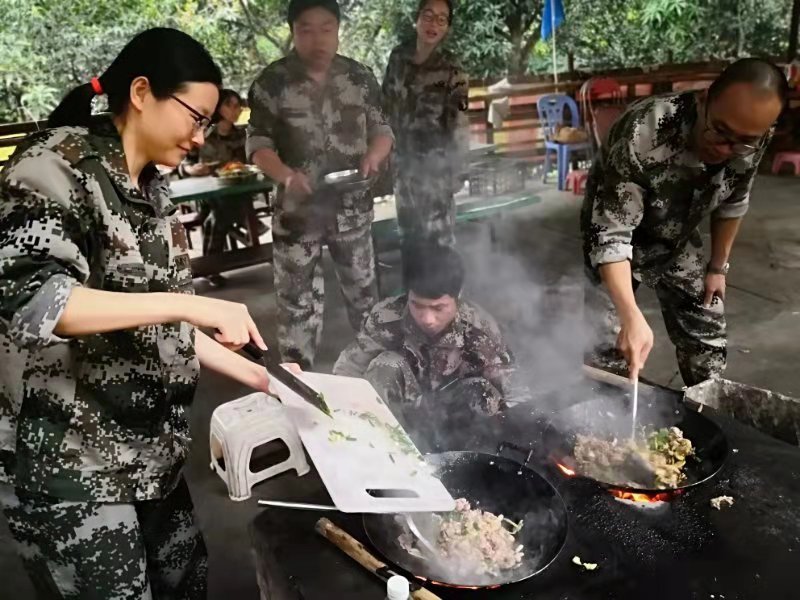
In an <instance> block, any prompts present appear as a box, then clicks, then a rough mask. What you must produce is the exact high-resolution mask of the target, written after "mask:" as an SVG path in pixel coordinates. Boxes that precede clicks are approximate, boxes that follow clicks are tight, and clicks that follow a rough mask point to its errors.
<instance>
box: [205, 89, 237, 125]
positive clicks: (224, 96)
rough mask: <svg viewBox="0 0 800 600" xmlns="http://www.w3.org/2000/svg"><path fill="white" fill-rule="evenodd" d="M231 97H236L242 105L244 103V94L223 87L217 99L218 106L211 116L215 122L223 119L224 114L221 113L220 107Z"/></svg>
mask: <svg viewBox="0 0 800 600" xmlns="http://www.w3.org/2000/svg"><path fill="white" fill-rule="evenodd" d="M231 98H236V101H237V102H238V103H239V104H240V105H242V106H243V105H244V102H242V96H241V94H239V92H237V91H236V90H231V89H228V88H225V89H222V90H220V91H219V100H217V108H215V109H214V116H213V117H211V120H212V121H213V122H214V123H219V121H220V120H221V119H222V115H221V114H220V113H219V109H220V108H222V107H223V106H224V105H225V104H226V103H227V102H228V101H229V100H230V99H231Z"/></svg>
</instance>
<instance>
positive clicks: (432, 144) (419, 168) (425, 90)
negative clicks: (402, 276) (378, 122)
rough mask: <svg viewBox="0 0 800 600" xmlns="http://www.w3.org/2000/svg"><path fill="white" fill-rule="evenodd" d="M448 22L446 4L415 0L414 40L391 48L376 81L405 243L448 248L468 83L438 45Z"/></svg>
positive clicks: (462, 160) (465, 139)
mask: <svg viewBox="0 0 800 600" xmlns="http://www.w3.org/2000/svg"><path fill="white" fill-rule="evenodd" d="M452 22H453V3H452V2H451V1H450V0H422V1H421V2H420V4H419V6H418V8H417V23H416V28H417V35H416V39H415V40H413V41H412V42H409V43H405V44H401V45H399V46H397V47H396V48H395V49H394V50H393V51H392V54H391V56H390V57H389V64H388V66H387V67H386V75H385V77H384V79H383V98H384V105H385V106H386V113H387V116H388V117H389V122H390V124H391V126H392V130H393V131H394V133H395V136H396V138H397V144H396V146H395V152H394V156H393V172H394V190H395V201H396V203H397V218H398V222H399V224H400V231H401V233H402V235H403V238H404V240H406V241H407V242H411V243H413V242H414V240H419V239H422V240H424V239H429V240H438V241H439V242H441V243H443V244H451V245H452V244H454V243H455V232H454V229H455V218H456V208H455V202H454V200H453V194H454V193H455V192H456V191H458V189H459V188H460V187H461V184H462V181H463V178H464V177H465V175H466V172H467V167H468V154H469V122H468V120H467V113H466V110H467V107H468V94H469V82H468V80H467V75H466V73H464V71H463V70H462V69H461V68H460V67H459V66H458V64H457V63H456V61H455V59H454V57H453V56H452V55H451V54H450V53H449V52H448V51H447V50H444V49H443V48H441V45H442V42H443V40H444V38H445V36H446V35H447V32H448V31H449V29H450V25H451V24H452Z"/></svg>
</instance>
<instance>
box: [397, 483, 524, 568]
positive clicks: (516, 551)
mask: <svg viewBox="0 0 800 600" xmlns="http://www.w3.org/2000/svg"><path fill="white" fill-rule="evenodd" d="M433 519H434V520H435V528H436V529H438V532H439V533H438V535H437V538H436V546H437V548H438V550H439V552H440V554H439V556H437V557H430V556H424V554H423V553H422V552H421V551H420V549H419V548H418V547H417V546H416V545H415V541H416V538H415V537H414V536H413V535H412V534H411V532H409V531H407V530H406V531H405V532H404V533H403V534H402V535H401V536H400V538H399V542H400V545H401V546H402V547H403V548H404V549H405V550H406V551H407V552H410V553H411V554H414V555H415V556H418V557H420V558H433V559H434V560H438V561H439V562H440V563H441V564H442V565H443V566H445V567H447V568H452V569H453V570H454V571H457V572H463V573H470V574H477V575H491V576H496V575H499V574H500V572H501V571H507V570H509V569H514V568H516V567H518V566H519V565H520V564H521V563H522V557H523V551H522V548H523V546H522V545H521V544H518V543H517V540H516V538H515V537H514V536H515V535H516V534H517V533H519V531H520V530H521V529H522V525H523V523H522V521H520V522H519V523H514V522H513V521H510V520H509V519H506V518H504V517H503V515H499V516H498V515H495V514H493V513H490V512H488V511H485V510H480V509H477V508H472V507H471V505H470V503H469V501H467V500H466V499H465V498H458V499H457V500H456V509H455V511H453V512H451V513H447V514H444V515H433Z"/></svg>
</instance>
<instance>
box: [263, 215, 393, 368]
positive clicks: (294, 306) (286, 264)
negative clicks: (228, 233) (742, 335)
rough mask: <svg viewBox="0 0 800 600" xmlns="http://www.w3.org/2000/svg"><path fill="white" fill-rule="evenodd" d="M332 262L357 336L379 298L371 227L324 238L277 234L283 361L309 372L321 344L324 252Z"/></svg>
mask: <svg viewBox="0 0 800 600" xmlns="http://www.w3.org/2000/svg"><path fill="white" fill-rule="evenodd" d="M323 245H326V246H327V247H328V251H329V252H330V254H331V258H332V259H333V264H334V267H335V269H336V275H337V278H338V279H339V285H340V287H341V290H342V295H343V296H344V302H345V307H346V309H347V316H348V318H349V320H350V325H351V326H352V327H353V329H354V330H356V331H358V330H359V329H361V325H362V324H363V322H364V319H366V317H367V315H368V314H369V311H370V309H371V308H372V307H373V305H374V304H375V302H376V301H377V298H378V292H377V288H376V285H375V252H374V250H373V247H372V224H371V223H366V224H364V225H360V226H358V227H355V228H354V229H350V230H348V231H344V232H340V231H336V230H335V229H334V226H330V227H328V228H326V229H325V230H324V231H321V232H318V233H317V232H310V233H297V234H289V235H283V234H280V235H279V234H277V233H276V232H273V246H272V248H273V262H272V267H273V273H274V279H275V293H276V296H277V305H278V343H279V345H280V350H281V357H282V359H283V360H284V361H287V362H296V363H299V364H300V365H301V366H302V367H304V368H306V369H308V368H310V367H311V366H312V365H313V364H314V357H315V355H316V352H317V348H318V347H319V344H320V341H321V338H322V317H323V307H324V299H325V296H324V294H325V280H324V277H323V269H322V261H321V258H322V247H323Z"/></svg>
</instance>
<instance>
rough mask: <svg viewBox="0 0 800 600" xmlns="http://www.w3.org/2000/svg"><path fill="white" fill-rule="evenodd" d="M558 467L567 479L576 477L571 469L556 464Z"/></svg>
mask: <svg viewBox="0 0 800 600" xmlns="http://www.w3.org/2000/svg"><path fill="white" fill-rule="evenodd" d="M556 466H557V467H558V468H559V469H561V472H562V473H564V475H566V476H567V477H575V470H574V469H570V468H569V467H567V466H565V465H562V464H561V463H556Z"/></svg>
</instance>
